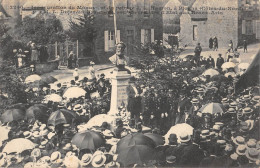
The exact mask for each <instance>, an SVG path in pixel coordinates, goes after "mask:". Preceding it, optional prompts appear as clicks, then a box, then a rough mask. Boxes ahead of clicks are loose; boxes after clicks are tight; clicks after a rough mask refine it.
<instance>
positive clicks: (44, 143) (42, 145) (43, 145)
mask: <svg viewBox="0 0 260 168" xmlns="http://www.w3.org/2000/svg"><path fill="white" fill-rule="evenodd" d="M47 143H48V140H47V139H46V140H44V141H42V142H41V145H40V146H39V148H40V149H43V148H45V146H46V144H47Z"/></svg>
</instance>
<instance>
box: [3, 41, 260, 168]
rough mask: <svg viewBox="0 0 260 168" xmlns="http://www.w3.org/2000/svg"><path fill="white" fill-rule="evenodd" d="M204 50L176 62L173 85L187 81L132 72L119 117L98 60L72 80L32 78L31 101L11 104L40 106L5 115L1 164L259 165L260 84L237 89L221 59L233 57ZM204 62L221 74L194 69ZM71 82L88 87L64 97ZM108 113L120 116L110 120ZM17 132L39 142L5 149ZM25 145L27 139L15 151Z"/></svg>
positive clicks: (20, 107) (204, 68) (22, 107)
mask: <svg viewBox="0 0 260 168" xmlns="http://www.w3.org/2000/svg"><path fill="white" fill-rule="evenodd" d="M213 44H214V43H213ZM215 48H216V46H215ZM201 51H202V49H201V47H200V45H199V44H198V46H197V47H196V49H195V56H194V57H193V58H191V59H186V58H185V59H184V60H178V61H177V63H176V64H178V65H179V66H180V68H178V69H177V70H176V71H175V72H174V73H173V78H172V80H173V81H175V82H173V84H175V83H177V82H176V81H181V82H180V83H181V85H177V84H176V87H174V89H165V88H161V89H158V88H156V87H154V86H152V85H150V84H149V85H148V84H147V85H146V84H143V85H137V84H136V83H137V81H138V79H136V78H134V77H132V78H131V80H130V86H131V87H132V89H133V92H131V94H130V93H129V98H128V104H127V105H125V106H120V107H119V113H118V114H117V115H116V116H109V115H106V114H107V112H108V111H109V109H110V99H111V83H110V80H109V79H106V76H105V75H104V74H101V75H99V76H98V75H96V74H95V69H94V63H93V62H91V63H90V64H91V66H90V69H89V76H88V77H81V76H79V73H78V69H77V68H76V69H75V70H74V73H73V78H74V79H73V80H71V81H70V82H63V83H60V82H59V81H58V82H56V83H55V84H47V85H45V83H44V85H41V83H37V84H39V85H38V86H35V83H34V84H33V85H31V84H28V88H27V90H26V92H27V97H26V98H27V99H30V100H31V101H30V100H29V101H28V102H29V104H18V105H14V106H12V107H10V109H9V110H14V109H16V113H18V114H20V113H21V114H24V113H23V111H26V115H27V112H28V111H30V110H29V109H30V108H33V107H31V106H36V107H37V108H38V109H40V110H39V111H37V112H35V111H33V114H34V117H31V118H30V119H29V116H27V117H24V118H19V119H15V118H13V119H12V120H8V121H7V120H5V118H6V117H5V116H3V115H2V116H1V122H2V126H1V128H4V129H7V130H8V136H7V137H6V139H4V140H3V141H2V142H1V144H0V151H1V153H0V167H17V166H24V167H25V168H29V167H39V168H40V167H41V168H42V167H73V168H74V167H75V168H76V167H258V166H259V164H260V159H259V156H260V155H259V151H260V141H259V134H258V132H259V131H258V130H259V105H260V104H259V100H260V94H259V86H252V87H248V88H246V89H244V90H243V91H241V92H239V93H237V92H236V91H235V87H234V83H233V82H234V79H235V78H238V77H239V74H238V75H235V76H232V75H226V77H225V76H224V75H225V74H228V73H231V72H233V73H235V70H234V67H231V68H223V66H222V65H223V64H224V63H225V62H231V61H232V59H234V58H235V56H234V57H233V58H230V59H228V60H227V59H225V58H223V57H222V55H221V54H219V58H218V59H217V61H216V64H215V60H214V59H213V58H212V57H209V58H208V59H207V60H205V59H204V58H203V57H201V56H200V55H201ZM232 52H233V51H232ZM197 57H198V58H197ZM238 57H239V55H238V56H236V58H238ZM187 65H188V66H187ZM198 69H199V70H200V71H201V72H204V71H205V72H206V71H207V70H215V71H216V72H217V73H218V74H198V75H194V74H193V73H194V72H195V71H196V72H197V71H198ZM71 88H79V89H82V90H83V91H84V92H83V93H84V94H82V95H81V96H78V97H71V98H69V97H65V96H64V95H65V93H66V91H68V90H69V89H71ZM72 93H73V92H72ZM54 95H55V99H54V98H53V97H54ZM94 95H95V96H94ZM52 96H53V97H52ZM51 98H53V99H51ZM38 104H41V105H38ZM39 106H41V108H40V107H39ZM42 106H43V107H42ZM208 106H212V108H210V107H208ZM17 109H18V111H17ZM41 112H43V113H41ZM103 115H104V116H105V117H103V118H100V120H99V119H97V120H96V121H95V122H99V123H101V124H96V125H95V124H94V125H92V126H89V124H90V122H93V120H91V119H94V118H95V117H97V116H103ZM109 118H113V119H114V120H115V121H114V120H113V121H111V122H109V120H108V119H109ZM102 120H104V121H102ZM61 121H62V122H61ZM95 122H94V123H95ZM178 124H187V125H189V126H191V127H192V128H193V131H192V133H189V132H187V131H186V130H181V131H179V132H168V130H170V129H171V128H172V127H174V126H176V125H178ZM144 126H146V128H147V127H148V128H149V129H144V128H145V127H144ZM82 132H83V134H86V135H85V136H84V135H81V134H82ZM147 132H151V133H152V134H153V135H156V136H158V137H159V138H158V139H163V135H166V134H168V135H169V136H165V139H164V140H163V143H160V144H156V141H155V140H154V139H152V140H151V141H150V140H149V138H148V139H147V137H144V136H145V135H146V134H145V133H147ZM78 137H81V138H78ZM19 138H22V139H26V140H28V141H29V142H32V144H33V146H32V147H28V149H26V150H22V151H20V152H14V151H11V149H10V147H9V148H7V147H8V145H9V143H11V141H13V140H16V139H19ZM135 138H136V139H135ZM127 140H129V141H127ZM28 141H26V143H28ZM123 142H128V143H123ZM144 142H145V143H144ZM148 142H149V143H148ZM83 143H84V145H82V144H83ZM122 143H123V144H124V145H123V147H122ZM139 143H140V144H139ZM19 145H20V144H19ZM19 145H18V146H19ZM120 145H121V146H120ZM21 146H26V145H25V144H23V145H20V146H19V148H17V150H18V149H21V148H22V147H21ZM120 147H121V148H120ZM135 147H136V148H135ZM150 147H151V148H150ZM147 149H149V150H147ZM14 150H15V149H14ZM133 151H135V152H136V153H134V154H133V153H131V152H133ZM149 152H150V153H149ZM151 153H153V155H151ZM125 155H126V156H127V157H126V158H124V157H123V156H125ZM133 158H134V159H133Z"/></svg>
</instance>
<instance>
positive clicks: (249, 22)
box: [245, 20, 253, 35]
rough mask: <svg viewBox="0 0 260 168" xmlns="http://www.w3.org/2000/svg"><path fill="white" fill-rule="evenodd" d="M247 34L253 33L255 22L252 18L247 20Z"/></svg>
mask: <svg viewBox="0 0 260 168" xmlns="http://www.w3.org/2000/svg"><path fill="white" fill-rule="evenodd" d="M245 26H246V35H252V34H253V22H252V20H246V24H245Z"/></svg>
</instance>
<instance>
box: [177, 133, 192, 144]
mask: <svg viewBox="0 0 260 168" xmlns="http://www.w3.org/2000/svg"><path fill="white" fill-rule="evenodd" d="M179 138H180V139H179V141H180V142H181V143H185V142H189V141H190V140H191V136H190V135H189V134H187V133H186V132H183V133H182V134H181V135H180V137H179Z"/></svg>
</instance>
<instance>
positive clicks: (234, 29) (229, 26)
mask: <svg viewBox="0 0 260 168" xmlns="http://www.w3.org/2000/svg"><path fill="white" fill-rule="evenodd" d="M198 2H199V1H198ZM198 2H197V3H195V4H194V5H197V6H200V4H198ZM204 6H205V5H204ZM206 6H208V7H216V8H218V7H222V8H227V7H233V8H238V0H232V1H226V0H218V1H214V0H207V5H206ZM208 12H209V14H208V15H207V21H192V20H191V17H189V14H183V15H182V16H181V18H180V26H181V30H180V38H181V41H182V42H181V44H182V45H184V44H188V45H190V46H195V45H196V44H197V43H198V42H200V43H201V46H202V47H208V45H209V44H208V41H209V38H210V37H214V36H216V37H217V38H218V42H219V47H227V48H228V43H229V41H230V40H232V41H233V44H234V46H236V45H237V44H238V27H239V26H238V10H223V11H221V12H222V14H212V13H211V12H212V10H210V11H208ZM215 12H217V11H215ZM193 25H197V26H198V39H197V40H193Z"/></svg>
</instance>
